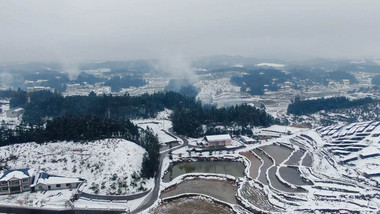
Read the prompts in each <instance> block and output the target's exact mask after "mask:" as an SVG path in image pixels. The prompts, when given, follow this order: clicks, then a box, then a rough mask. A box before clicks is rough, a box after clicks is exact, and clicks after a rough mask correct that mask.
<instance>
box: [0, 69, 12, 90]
mask: <svg viewBox="0 0 380 214" xmlns="http://www.w3.org/2000/svg"><path fill="white" fill-rule="evenodd" d="M13 80H14V79H13V75H12V74H10V73H8V72H0V86H1V87H9V86H10V85H11V84H12V83H13Z"/></svg>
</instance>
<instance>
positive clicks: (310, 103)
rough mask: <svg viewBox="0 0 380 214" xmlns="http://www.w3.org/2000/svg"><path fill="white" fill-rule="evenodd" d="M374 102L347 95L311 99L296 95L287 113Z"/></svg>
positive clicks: (370, 99) (304, 112) (309, 112)
mask: <svg viewBox="0 0 380 214" xmlns="http://www.w3.org/2000/svg"><path fill="white" fill-rule="evenodd" d="M372 102H376V100H373V99H372V98H370V97H367V98H363V99H356V100H349V99H348V98H347V97H331V98H323V97H322V98H318V99H312V100H300V98H299V97H296V99H294V100H293V101H292V103H290V104H289V105H288V113H289V114H295V115H303V114H313V113H316V112H318V111H321V110H326V111H328V110H332V109H343V108H351V107H355V106H362V105H366V104H369V103H372Z"/></svg>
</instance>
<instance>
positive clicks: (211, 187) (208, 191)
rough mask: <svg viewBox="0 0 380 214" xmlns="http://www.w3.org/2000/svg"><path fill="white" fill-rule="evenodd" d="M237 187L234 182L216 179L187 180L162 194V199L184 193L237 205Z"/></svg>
mask: <svg viewBox="0 0 380 214" xmlns="http://www.w3.org/2000/svg"><path fill="white" fill-rule="evenodd" d="M236 192H237V186H235V185H234V182H232V181H225V180H214V179H193V180H185V181H183V182H182V183H180V184H178V185H177V186H175V187H174V188H173V189H170V190H168V191H165V192H163V193H162V194H161V198H167V197H171V196H175V195H179V194H183V193H197V194H205V195H208V196H211V197H214V198H216V199H218V200H221V201H224V202H228V203H232V204H236V203H237V202H236V198H235V194H236Z"/></svg>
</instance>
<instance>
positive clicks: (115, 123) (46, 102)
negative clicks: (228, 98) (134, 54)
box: [0, 90, 274, 177]
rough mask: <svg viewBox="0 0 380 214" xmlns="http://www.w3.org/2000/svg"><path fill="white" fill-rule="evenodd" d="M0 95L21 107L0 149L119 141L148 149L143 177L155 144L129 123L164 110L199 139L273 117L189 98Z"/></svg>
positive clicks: (179, 128)
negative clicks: (218, 129) (15, 124)
mask: <svg viewBox="0 0 380 214" xmlns="http://www.w3.org/2000/svg"><path fill="white" fill-rule="evenodd" d="M0 95H3V96H7V97H11V103H12V107H23V108H24V109H25V113H24V115H23V121H22V123H21V125H19V126H18V127H17V128H16V129H15V130H11V129H7V128H6V127H5V126H1V129H0V146H4V145H9V144H14V143H24V142H37V143H42V142H51V141H77V142H84V141H90V140H97V139H104V138H123V139H127V140H130V141H133V142H136V143H137V144H139V145H141V146H142V147H144V148H145V149H146V150H147V154H146V155H145V156H144V160H143V170H142V174H143V176H145V177H151V176H153V175H154V173H155V172H156V170H157V169H158V162H159V142H158V139H157V137H156V136H155V135H154V134H153V133H152V132H151V131H150V130H147V131H142V130H139V129H138V128H137V127H136V126H135V125H134V124H133V123H131V122H130V119H134V118H152V117H155V116H156V115H157V113H158V112H160V111H162V110H164V109H171V110H172V111H173V113H172V115H171V120H172V122H173V130H174V131H175V132H177V133H178V134H181V135H186V136H191V137H199V136H201V135H203V134H205V131H204V127H207V128H210V127H216V126H220V125H222V126H226V127H227V126H228V127H234V126H239V127H240V128H241V129H244V128H248V129H249V128H251V127H252V126H269V125H271V124H273V122H274V118H273V117H272V116H270V115H269V114H267V113H266V112H265V111H264V110H262V109H258V108H256V107H252V106H249V105H246V104H243V105H237V106H233V107H228V108H216V107H214V106H205V105H202V103H201V102H199V101H196V100H195V98H194V97H190V96H184V95H181V94H179V93H176V92H161V93H155V94H152V95H149V94H144V95H141V96H136V97H135V96H129V95H125V96H112V95H102V96H97V95H95V94H94V93H90V95H89V96H68V97H63V96H62V95H61V94H59V93H52V92H49V91H39V92H32V93H26V92H24V91H22V90H18V91H7V92H3V94H1V93H0Z"/></svg>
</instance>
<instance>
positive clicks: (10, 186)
mask: <svg viewBox="0 0 380 214" xmlns="http://www.w3.org/2000/svg"><path fill="white" fill-rule="evenodd" d="M34 172H35V171H34V170H33V169H29V168H26V169H13V170H7V171H5V172H4V173H0V195H7V194H8V195H9V194H15V193H22V192H25V191H30V187H31V183H32V182H33V178H34Z"/></svg>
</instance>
